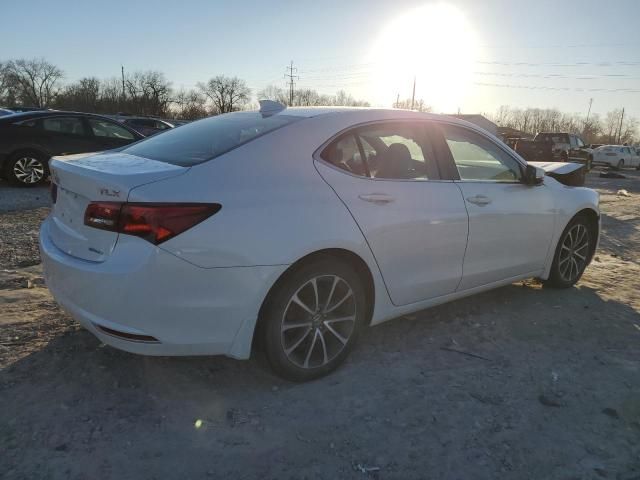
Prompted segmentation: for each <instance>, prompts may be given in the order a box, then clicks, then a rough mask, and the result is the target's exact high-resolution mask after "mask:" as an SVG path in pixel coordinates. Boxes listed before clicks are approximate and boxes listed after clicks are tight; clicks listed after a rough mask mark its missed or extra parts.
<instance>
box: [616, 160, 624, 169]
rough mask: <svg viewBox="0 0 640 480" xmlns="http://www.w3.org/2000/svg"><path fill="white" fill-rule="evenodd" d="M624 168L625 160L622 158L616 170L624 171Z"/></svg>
mask: <svg viewBox="0 0 640 480" xmlns="http://www.w3.org/2000/svg"><path fill="white" fill-rule="evenodd" d="M623 168H624V160H623V159H622V158H621V159H620V160H618V164H617V165H616V170H622V169H623Z"/></svg>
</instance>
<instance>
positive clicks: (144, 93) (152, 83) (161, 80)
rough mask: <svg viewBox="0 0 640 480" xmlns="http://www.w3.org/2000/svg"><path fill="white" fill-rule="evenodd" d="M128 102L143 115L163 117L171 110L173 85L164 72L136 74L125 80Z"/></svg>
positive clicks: (131, 107)
mask: <svg viewBox="0 0 640 480" xmlns="http://www.w3.org/2000/svg"><path fill="white" fill-rule="evenodd" d="M125 87H126V94H127V95H126V102H125V105H127V106H128V107H130V109H131V110H133V111H135V112H137V113H139V114H143V115H156V116H163V115H165V114H166V113H167V111H168V110H169V101H170V99H171V84H170V82H168V81H167V80H166V79H165V77H164V74H163V73H162V72H157V71H151V70H150V71H147V72H135V73H133V74H131V75H129V76H128V77H127V78H126V79H125Z"/></svg>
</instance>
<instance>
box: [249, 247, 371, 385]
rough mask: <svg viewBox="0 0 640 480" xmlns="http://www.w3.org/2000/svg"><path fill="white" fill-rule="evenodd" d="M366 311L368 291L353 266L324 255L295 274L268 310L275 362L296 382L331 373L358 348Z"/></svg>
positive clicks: (267, 339)
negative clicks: (358, 338) (352, 350)
mask: <svg viewBox="0 0 640 480" xmlns="http://www.w3.org/2000/svg"><path fill="white" fill-rule="evenodd" d="M366 312H367V299H366V294H365V290H364V287H363V285H362V282H361V280H360V278H359V276H358V274H357V273H356V272H355V271H354V269H352V268H351V267H350V266H349V265H348V264H346V263H343V262H340V261H337V260H336V259H334V258H332V257H323V258H318V259H316V260H314V261H312V262H310V263H308V264H306V265H304V266H302V267H301V268H298V269H296V270H294V271H292V272H290V273H289V274H287V276H286V277H285V279H284V280H283V281H282V282H279V285H276V287H275V290H274V292H272V293H271V294H270V297H269V299H267V303H266V304H265V307H264V308H263V312H262V318H261V322H262V323H263V329H262V335H261V336H262V342H263V347H264V351H265V353H266V357H267V359H268V361H269V364H270V365H271V367H272V369H273V370H274V371H275V373H276V374H278V375H279V376H281V377H283V378H285V379H287V380H292V381H296V382H303V381H307V380H313V379H315V378H319V377H322V376H324V375H327V374H328V373H330V372H331V371H333V370H334V369H336V368H337V367H338V366H339V365H340V364H341V363H342V362H343V361H344V360H345V358H346V357H347V355H348V354H349V351H350V350H351V349H352V348H353V346H354V345H355V343H356V340H357V337H358V335H359V333H360V331H361V330H362V327H363V326H364V324H365V321H366V315H367V313H366Z"/></svg>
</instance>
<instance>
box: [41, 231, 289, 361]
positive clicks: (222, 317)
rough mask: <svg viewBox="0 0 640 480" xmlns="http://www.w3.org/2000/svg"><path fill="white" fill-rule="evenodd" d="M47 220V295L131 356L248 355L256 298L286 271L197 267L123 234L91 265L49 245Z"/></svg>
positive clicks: (44, 255)
mask: <svg viewBox="0 0 640 480" xmlns="http://www.w3.org/2000/svg"><path fill="white" fill-rule="evenodd" d="M49 225H50V220H49V219H47V220H45V222H44V223H43V224H42V227H41V231H40V252H41V256H42V263H43V268H44V277H45V282H46V284H47V286H48V287H49V290H50V291H51V293H52V294H53V296H54V298H55V299H56V301H57V302H58V303H59V304H60V305H61V306H62V307H63V308H64V309H65V310H66V311H68V312H69V313H70V314H71V315H72V316H73V317H74V318H75V319H76V320H77V321H78V322H79V323H81V324H82V325H83V326H84V327H86V328H87V329H88V330H89V331H91V332H92V333H93V334H94V335H95V336H96V337H98V338H99V339H100V340H101V341H102V342H104V343H105V344H108V345H111V346H113V347H116V348H119V349H122V350H126V351H128V352H132V353H139V354H145V355H228V356H231V357H234V358H248V357H249V354H250V346H251V338H252V335H253V326H254V325H255V322H256V318H257V315H258V311H259V309H260V306H261V304H262V301H263V299H264V297H265V296H266V294H267V292H268V289H269V288H270V286H271V285H273V283H274V282H275V280H276V279H277V278H278V277H279V276H280V274H281V273H282V272H283V271H284V270H285V269H286V268H287V266H286V265H279V266H257V267H237V268H235V267H230V268H200V267H197V266H195V265H193V264H191V263H189V262H187V261H184V260H182V259H180V258H178V257H177V256H175V255H173V254H171V253H168V252H166V251H164V250H162V249H161V248H157V247H154V246H153V245H151V244H148V243H147V242H146V241H144V240H142V239H139V238H136V237H128V236H121V237H120V238H119V239H118V244H117V246H116V248H115V249H114V251H113V253H112V254H111V255H110V256H109V257H108V258H107V260H106V261H104V262H90V261H86V260H81V259H78V258H76V257H73V256H71V255H68V254H66V253H65V252H63V251H62V250H60V249H59V248H58V247H56V245H55V244H54V243H53V242H52V240H51V238H50V236H49Z"/></svg>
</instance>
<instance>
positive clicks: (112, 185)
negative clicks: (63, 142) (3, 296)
mask: <svg viewBox="0 0 640 480" xmlns="http://www.w3.org/2000/svg"><path fill="white" fill-rule="evenodd" d="M50 168H51V178H52V182H53V183H54V184H55V188H56V200H55V203H54V205H53V208H52V213H51V227H50V229H49V235H50V237H51V240H52V242H53V243H54V244H55V245H56V246H57V247H58V248H59V249H60V250H62V251H64V252H65V253H67V254H68V255H72V256H74V257H77V258H80V259H83V260H89V261H93V262H102V261H104V260H106V259H107V257H108V256H109V255H110V254H111V252H112V251H113V249H114V248H115V245H116V241H117V239H118V234H117V233H115V232H110V231H106V230H100V229H96V228H92V227H89V226H86V225H85V224H84V214H85V211H86V209H87V206H88V205H89V203H90V202H93V201H101V202H120V203H122V202H126V200H127V197H128V195H129V192H130V191H131V190H132V189H133V188H134V187H137V186H140V185H144V184H148V183H152V182H156V181H158V180H163V179H166V178H169V177H173V176H177V175H180V174H182V173H184V172H186V171H187V170H188V168H185V167H179V166H176V165H172V164H169V163H164V162H158V161H155V160H149V159H146V158H142V157H137V156H134V155H129V154H126V153H122V152H107V153H102V154H83V155H69V156H65V157H60V158H54V159H53V160H52V161H51V163H50Z"/></svg>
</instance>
